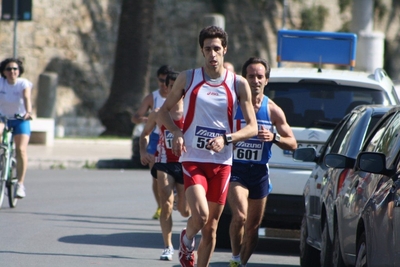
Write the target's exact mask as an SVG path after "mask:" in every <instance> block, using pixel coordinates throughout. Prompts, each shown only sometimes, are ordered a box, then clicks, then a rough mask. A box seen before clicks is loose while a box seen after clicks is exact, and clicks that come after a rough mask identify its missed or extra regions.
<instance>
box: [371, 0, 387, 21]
mask: <svg viewBox="0 0 400 267" xmlns="http://www.w3.org/2000/svg"><path fill="white" fill-rule="evenodd" d="M374 11H375V13H376V15H377V17H378V19H379V20H382V19H383V17H384V16H385V15H386V14H387V13H388V12H389V10H388V8H387V7H386V5H385V4H384V3H383V1H382V0H375V1H374Z"/></svg>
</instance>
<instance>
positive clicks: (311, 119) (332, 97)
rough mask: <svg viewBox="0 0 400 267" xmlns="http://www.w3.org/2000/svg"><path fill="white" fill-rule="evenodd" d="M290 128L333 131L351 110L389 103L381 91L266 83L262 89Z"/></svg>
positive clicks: (326, 85) (315, 84)
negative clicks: (278, 107)
mask: <svg viewBox="0 0 400 267" xmlns="http://www.w3.org/2000/svg"><path fill="white" fill-rule="evenodd" d="M264 93H265V95H267V96H268V97H269V98H271V99H272V100H273V101H274V102H275V103H276V104H277V105H279V106H280V107H281V108H282V109H283V111H284V112H285V115H286V118H287V121H288V123H289V125H290V126H292V127H302V128H304V127H305V128H309V127H317V128H322V129H333V128H334V127H335V125H336V124H337V123H338V122H339V121H340V120H341V119H342V118H343V117H344V116H345V115H346V114H347V113H349V112H350V111H351V110H352V109H353V108H355V107H356V106H358V105H362V104H383V103H390V101H389V100H388V99H387V96H386V94H385V93H384V92H383V91H380V90H374V89H368V88H360V87H352V86H343V85H338V84H332V83H329V84H324V83H313V82H300V83H272V82H271V83H269V84H268V85H267V86H266V87H265V90H264Z"/></svg>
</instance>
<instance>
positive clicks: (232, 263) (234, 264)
mask: <svg viewBox="0 0 400 267" xmlns="http://www.w3.org/2000/svg"><path fill="white" fill-rule="evenodd" d="M240 266H241V265H240V262H238V261H234V260H230V261H229V267H240Z"/></svg>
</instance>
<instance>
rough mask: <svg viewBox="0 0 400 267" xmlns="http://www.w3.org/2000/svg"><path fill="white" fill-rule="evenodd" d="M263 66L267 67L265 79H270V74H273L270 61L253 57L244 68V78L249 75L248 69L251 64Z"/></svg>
mask: <svg viewBox="0 0 400 267" xmlns="http://www.w3.org/2000/svg"><path fill="white" fill-rule="evenodd" d="M258 63H260V64H262V65H263V66H264V67H265V78H267V79H269V74H270V72H271V66H270V65H269V63H268V61H266V60H265V59H263V58H260V57H251V58H249V59H248V60H247V61H246V62H245V63H244V64H243V67H242V76H243V77H244V78H246V75H247V67H248V66H249V65H250V64H258Z"/></svg>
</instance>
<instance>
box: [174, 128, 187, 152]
mask: <svg viewBox="0 0 400 267" xmlns="http://www.w3.org/2000/svg"><path fill="white" fill-rule="evenodd" d="M173 135H174V138H173V139H172V153H174V155H175V156H177V157H180V156H181V155H182V152H186V146H185V140H184V139H183V133H182V131H174V132H173Z"/></svg>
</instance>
